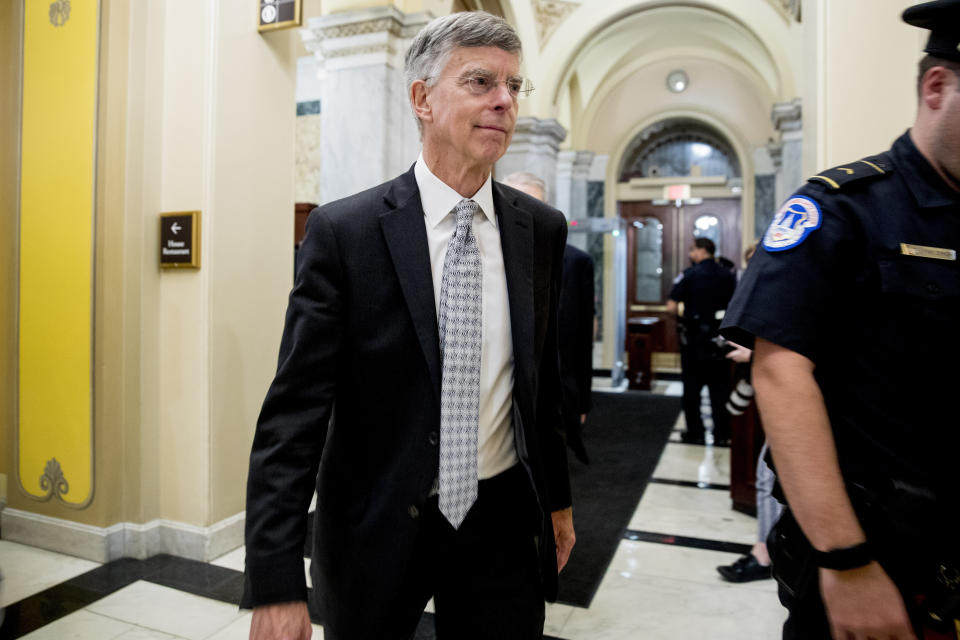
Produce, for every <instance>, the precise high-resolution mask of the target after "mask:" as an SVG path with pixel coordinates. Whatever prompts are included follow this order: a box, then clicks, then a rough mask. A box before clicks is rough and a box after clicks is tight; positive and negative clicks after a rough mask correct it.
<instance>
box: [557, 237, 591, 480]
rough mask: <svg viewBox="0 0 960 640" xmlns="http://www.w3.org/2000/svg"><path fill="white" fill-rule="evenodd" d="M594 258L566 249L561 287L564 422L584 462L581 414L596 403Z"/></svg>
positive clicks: (572, 442) (578, 455)
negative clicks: (594, 382)
mask: <svg viewBox="0 0 960 640" xmlns="http://www.w3.org/2000/svg"><path fill="white" fill-rule="evenodd" d="M593 312H594V293H593V258H591V257H590V254H588V253H586V252H585V251H581V250H580V249H577V248H576V247H573V246H570V245H567V247H566V249H564V252H563V284H562V285H561V287H560V305H559V320H558V322H559V329H558V332H559V336H560V378H561V380H562V384H563V422H564V428H565V429H566V436H567V444H569V445H570V448H571V449H572V450H573V451H574V453H576V454H577V457H578V458H579V459H580V461H581V462H583V463H586V462H587V453H586V449H585V447H584V445H583V439H582V435H581V426H580V415H581V414H584V413H589V412H590V408H591V406H593V405H592V397H591V392H590V386H591V383H592V381H593Z"/></svg>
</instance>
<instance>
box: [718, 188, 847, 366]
mask: <svg viewBox="0 0 960 640" xmlns="http://www.w3.org/2000/svg"><path fill="white" fill-rule="evenodd" d="M800 193H801V194H802V195H804V196H806V197H808V198H811V199H813V200H814V201H816V202H817V203H818V204H819V206H820V211H821V214H822V222H821V225H820V228H818V229H815V230H813V231H811V232H810V233H809V235H808V236H807V237H806V238H805V239H803V240H802V241H801V242H800V243H799V244H796V245H795V246H793V247H792V248H789V249H784V250H781V251H770V250H768V249H767V248H765V247H764V245H763V243H762V242H761V244H760V246H759V247H758V249H757V252H756V253H755V254H754V256H753V258H752V259H751V260H750V264H749V266H748V267H747V270H746V273H744V275H743V278H742V279H741V280H740V283H739V285H738V286H737V288H736V291H735V292H734V295H733V299H732V300H731V301H730V305H729V307H728V308H727V311H726V314H725V316H724V320H723V324H722V325H721V328H720V332H721V334H722V335H723V336H724V337H725V338H727V339H728V340H732V341H733V342H736V343H738V344H741V345H743V346H745V347H749V348H752V347H753V344H754V339H755V338H757V337H759V338H763V339H764V340H767V341H769V342H772V343H774V344H777V345H780V346H781V347H785V348H787V349H790V350H791V351H795V352H797V353H799V354H801V355H803V356H806V357H807V358H809V359H810V360H813V361H814V362H816V361H817V360H818V358H819V356H820V350H821V349H822V348H824V346H825V345H824V343H825V342H826V339H827V338H828V337H829V331H830V323H831V321H832V320H834V319H835V317H834V314H836V313H839V312H840V309H839V305H840V302H841V301H842V300H843V299H844V296H845V295H846V294H845V293H844V291H845V290H844V287H845V286H851V285H852V284H853V279H852V277H851V273H852V267H853V265H854V264H855V261H856V260H857V254H858V253H859V251H858V249H857V246H858V242H857V237H858V236H859V235H860V233H859V231H858V229H857V224H856V222H855V220H854V219H853V218H852V216H851V215H850V214H847V213H845V211H844V208H843V207H840V206H838V200H839V196H837V195H833V194H830V193H824V192H823V191H822V190H820V189H818V188H815V187H811V186H808V187H806V188H805V189H803V190H802V191H801V192H800Z"/></svg>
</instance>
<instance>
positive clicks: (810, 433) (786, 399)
mask: <svg viewBox="0 0 960 640" xmlns="http://www.w3.org/2000/svg"><path fill="white" fill-rule="evenodd" d="M813 370H814V365H813V363H812V362H811V361H810V360H809V359H807V358H806V357H804V356H802V355H800V354H798V353H796V352H794V351H790V350H789V349H785V348H783V347H780V346H778V345H775V344H773V343H771V342H767V341H766V340H763V339H760V338H758V339H757V341H756V346H755V350H754V364H753V384H754V388H755V389H756V392H757V407H758V408H759V409H760V417H761V418H762V420H763V427H764V430H765V431H766V434H767V440H768V441H769V442H770V449H771V450H772V452H773V459H774V463H775V465H776V471H777V477H778V478H779V479H780V483H781V485H782V486H783V489H784V493H785V494H786V496H787V501H788V502H789V504H790V509H791V510H792V511H793V513H794V515H795V516H796V518H797V522H799V523H800V526H801V528H802V529H803V531H804V533H805V534H806V535H807V538H808V539H809V540H810V542H811V544H813V546H814V547H815V548H817V549H820V550H821V551H828V550H831V549H838V548H842V547H849V546H852V545H855V544H859V543H861V542H863V541H864V540H865V539H866V538H865V536H864V533H863V529H862V528H861V527H860V523H859V521H858V520H857V517H856V515H855V514H854V511H853V507H852V505H851V504H850V498H849V497H848V496H847V492H846V489H845V487H844V483H843V477H842V475H841V474H840V466H839V464H838V462H837V451H836V445H835V444H834V440H833V433H832V431H831V430H830V422H829V419H828V417H827V411H826V407H825V406H824V402H823V395H822V393H821V392H820V387H819V386H817V382H816V380H815V379H814V377H813Z"/></svg>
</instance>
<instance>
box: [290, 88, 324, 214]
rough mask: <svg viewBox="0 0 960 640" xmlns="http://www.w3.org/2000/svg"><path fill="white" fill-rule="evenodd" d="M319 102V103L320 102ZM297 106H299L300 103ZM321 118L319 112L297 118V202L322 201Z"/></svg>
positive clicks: (295, 190) (295, 185)
mask: <svg viewBox="0 0 960 640" xmlns="http://www.w3.org/2000/svg"><path fill="white" fill-rule="evenodd" d="M301 104H304V103H301ZM306 104H309V103H306ZM317 104H318V105H319V102H317ZM297 106H298V108H299V106H300V105H299V104H298V105H297ZM321 118H322V116H321V115H320V113H319V112H318V113H313V114H309V115H302V116H299V117H298V118H297V124H296V136H297V141H296V154H297V155H296V165H295V166H296V179H295V180H296V181H295V183H294V198H295V201H296V202H319V201H320V173H321V168H322V167H323V158H322V153H321V146H320V142H321V135H320V132H321V131H322V129H323V125H322V124H321Z"/></svg>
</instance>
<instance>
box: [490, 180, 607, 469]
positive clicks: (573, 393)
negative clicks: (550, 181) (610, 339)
mask: <svg viewBox="0 0 960 640" xmlns="http://www.w3.org/2000/svg"><path fill="white" fill-rule="evenodd" d="M503 183H504V184H508V185H510V186H511V187H515V188H517V189H519V190H520V191H523V192H524V193H527V194H530V195H531V196H533V197H534V198H536V199H537V200H541V201H545V194H546V184H545V183H544V182H543V180H542V179H541V178H540V177H538V176H537V175H535V174H533V173H529V172H527V171H518V172H516V173H511V174H510V175H509V176H507V177H506V178H504V179H503ZM594 305H595V301H594V288H593V258H591V257H590V254H588V253H587V252H586V251H581V250H580V249H577V248H576V247H574V246H573V245H570V244H568V245H567V246H566V247H565V248H564V250H563V281H562V284H561V285H560V304H559V307H558V309H557V313H558V316H557V323H558V327H559V328H558V335H559V341H560V380H561V384H562V385H563V411H562V414H563V428H564V432H565V433H566V436H567V445H568V446H569V447H570V450H571V451H573V452H574V454H576V456H577V459H578V460H580V462H582V463H584V464H589V463H590V458H589V456H588V455H587V448H586V446H585V445H584V444H583V425H584V423H585V422H586V421H587V414H588V413H589V412H590V409H591V408H592V407H593V397H592V392H591V389H590V388H591V385H592V383H593V340H594V333H595V331H594Z"/></svg>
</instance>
